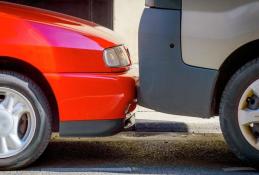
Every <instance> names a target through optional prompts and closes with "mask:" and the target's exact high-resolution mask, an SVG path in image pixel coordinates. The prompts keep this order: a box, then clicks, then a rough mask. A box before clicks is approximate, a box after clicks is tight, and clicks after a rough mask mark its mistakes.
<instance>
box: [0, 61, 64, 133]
mask: <svg viewBox="0 0 259 175" xmlns="http://www.w3.org/2000/svg"><path fill="white" fill-rule="evenodd" d="M0 69H1V70H8V71H14V72H17V73H20V74H23V75H25V76H27V77H28V78H30V79H32V80H33V81H34V82H35V83H37V84H38V85H39V87H40V88H41V89H42V91H43V93H44V94H45V95H46V97H48V101H49V103H50V104H51V105H50V108H51V112H52V114H53V119H52V130H53V131H55V132H57V131H58V130H59V113H58V105H57V100H56V98H55V95H54V93H53V91H52V88H51V87H50V85H49V83H48V81H47V80H46V78H45V77H44V76H43V75H42V73H41V72H40V71H39V70H38V69H37V68H35V67H33V66H32V65H30V64H28V63H26V62H24V61H20V60H18V59H15V58H10V57H1V56H0Z"/></svg>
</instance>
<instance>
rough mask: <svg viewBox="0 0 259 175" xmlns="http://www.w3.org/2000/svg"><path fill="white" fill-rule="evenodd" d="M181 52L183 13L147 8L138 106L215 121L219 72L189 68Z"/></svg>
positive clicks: (142, 30) (141, 34)
mask: <svg viewBox="0 0 259 175" xmlns="http://www.w3.org/2000/svg"><path fill="white" fill-rule="evenodd" d="M172 45H174V47H171V46H172ZM181 52H182V51H181V10H168V9H156V8H146V9H145V10H144V12H143V15H142V19H141V22H140V29H139V60H140V61H139V63H140V84H139V87H138V102H139V104H140V105H142V106H144V107H148V108H151V109H154V110H157V111H160V112H165V113H170V114H177V115H187V116H197V117H204V118H207V117H211V116H213V115H214V114H213V110H212V102H213V94H214V88H215V84H216V80H217V77H218V71H217V70H213V69H206V68H200V67H194V66H190V65H187V64H185V63H184V62H183V59H182V53H181Z"/></svg>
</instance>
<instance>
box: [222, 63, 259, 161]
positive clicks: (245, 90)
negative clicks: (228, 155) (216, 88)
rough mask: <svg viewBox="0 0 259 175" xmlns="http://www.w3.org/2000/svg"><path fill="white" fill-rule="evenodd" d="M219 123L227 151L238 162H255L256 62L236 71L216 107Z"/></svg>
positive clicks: (258, 138)
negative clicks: (231, 153) (230, 151)
mask: <svg viewBox="0 0 259 175" xmlns="http://www.w3.org/2000/svg"><path fill="white" fill-rule="evenodd" d="M220 124H221V129H222V132H223V135H224V137H225V140H226V142H227V143H228V145H229V146H230V149H231V150H232V151H233V152H234V153H235V154H236V155H237V157H239V158H240V159H241V160H244V161H247V162H249V163H250V164H252V165H255V166H258V163H259V59H256V60H253V61H251V62H249V63H248V64H246V65H245V66H243V67H242V68H241V69H239V70H238V71H237V72H236V73H235V74H234V75H233V77H232V78H231V80H230V81H229V83H228V84H227V86H226V88H225V90H224V92H223V96H222V99H221V104H220Z"/></svg>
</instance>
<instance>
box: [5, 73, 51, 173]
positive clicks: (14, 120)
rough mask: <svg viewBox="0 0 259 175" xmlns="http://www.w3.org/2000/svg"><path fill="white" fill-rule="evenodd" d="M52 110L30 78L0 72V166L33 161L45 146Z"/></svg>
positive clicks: (48, 134) (10, 167)
mask: <svg viewBox="0 0 259 175" xmlns="http://www.w3.org/2000/svg"><path fill="white" fill-rule="evenodd" d="M50 119H51V113H50V108H49V104H48V102H47V100H46V97H45V96H44V94H43V92H42V91H41V89H40V88H39V87H38V86H37V85H36V84H35V83H34V82H33V81H32V80H30V79H29V78H27V77H25V76H23V75H21V74H17V73H14V72H9V71H6V72H0V169H1V170H12V169H18V168H22V167H25V166H27V165H29V164H31V163H32V162H34V161H35V160H36V159H37V158H38V157H39V156H40V155H41V154H42V153H43V151H44V150H45V148H46V147H47V145H48V143H49V140H50V135H51V121H50Z"/></svg>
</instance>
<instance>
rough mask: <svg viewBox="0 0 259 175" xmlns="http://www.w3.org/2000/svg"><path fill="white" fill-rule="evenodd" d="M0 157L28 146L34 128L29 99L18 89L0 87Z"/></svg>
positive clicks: (34, 118) (32, 111)
mask: <svg viewBox="0 0 259 175" xmlns="http://www.w3.org/2000/svg"><path fill="white" fill-rule="evenodd" d="M0 95H1V96H3V97H4V98H2V101H1V102H0V120H1V121H2V122H1V123H0V159H1V158H8V157H11V156H14V155H17V154H19V153H20V152H22V151H23V150H24V149H26V148H27V147H28V145H29V144H30V142H31V141H32V139H33V136H34V133H35V130H36V116H35V112H34V109H33V106H32V104H31V103H30V101H29V100H28V99H27V98H26V97H25V96H23V95H22V94H21V93H19V92H18V91H15V90H13V89H9V88H5V87H0Z"/></svg>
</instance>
